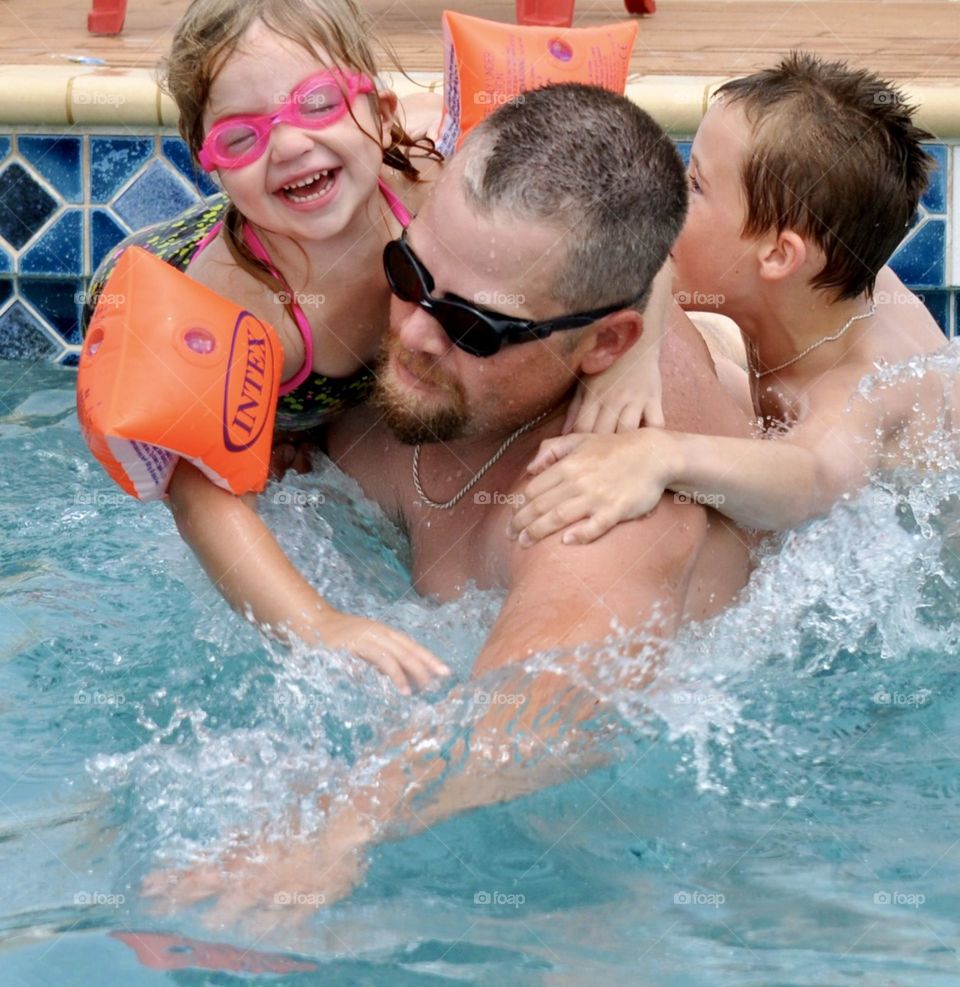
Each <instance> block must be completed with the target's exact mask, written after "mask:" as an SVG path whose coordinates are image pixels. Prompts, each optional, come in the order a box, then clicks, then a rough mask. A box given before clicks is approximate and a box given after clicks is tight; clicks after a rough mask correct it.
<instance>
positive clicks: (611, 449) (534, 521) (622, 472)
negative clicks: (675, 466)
mask: <svg viewBox="0 0 960 987" xmlns="http://www.w3.org/2000/svg"><path fill="white" fill-rule="evenodd" d="M666 436H667V433H665V432H661V431H659V430H657V429H650V428H644V429H640V430H639V431H635V432H627V433H624V434H621V435H578V434H573V435H561V436H559V437H557V438H555V439H547V440H546V441H545V442H542V443H541V444H540V450H539V451H538V453H537V455H536V457H535V458H534V459H533V461H532V462H531V463H530V465H529V466H528V467H527V470H528V472H530V473H533V474H534V479H533V480H531V481H530V483H529V484H527V487H526V489H525V490H524V492H523V501H522V503H523V506H522V507H521V508H520V509H519V510H518V511H517V512H516V514H514V516H513V519H512V521H511V522H510V526H509V528H508V530H507V533H508V535H509V536H510V537H511V538H517V539H518V540H519V542H520V544H521V545H523V546H524V547H526V546H529V545H533V544H534V543H535V542H537V541H539V540H540V539H541V538H546V537H547V535H551V534H553V533H554V532H555V531H560V530H561V529H563V528H567V530H566V532H565V533H564V535H563V541H564V543H565V544H567V545H576V544H579V545H583V544H586V543H587V542H592V541H596V539H597V538H599V537H600V536H601V535H603V534H606V532H608V531H609V530H610V529H611V528H612V527H614V526H615V525H617V524H619V523H620V522H621V521H629V520H631V519H632V518H638V517H642V516H643V515H644V514H648V513H649V512H650V511H652V510H653V509H654V508H655V507H656V506H657V504H658V503H659V502H660V498H661V497H662V496H663V491H664V488H665V486H666V484H667V482H669V479H668V477H669V473H670V470H669V469H668V468H667V463H666V461H665V453H666V451H667V447H666V445H665V441H664V440H665V438H666Z"/></svg>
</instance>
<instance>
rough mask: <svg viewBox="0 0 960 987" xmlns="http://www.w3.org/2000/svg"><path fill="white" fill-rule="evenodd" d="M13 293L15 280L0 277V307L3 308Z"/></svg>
mask: <svg viewBox="0 0 960 987" xmlns="http://www.w3.org/2000/svg"><path fill="white" fill-rule="evenodd" d="M12 294H13V281H12V280H11V279H10V278H2V279H0V308H3V306H4V305H6V304H7V301H8V300H9V299H10V296H11V295H12Z"/></svg>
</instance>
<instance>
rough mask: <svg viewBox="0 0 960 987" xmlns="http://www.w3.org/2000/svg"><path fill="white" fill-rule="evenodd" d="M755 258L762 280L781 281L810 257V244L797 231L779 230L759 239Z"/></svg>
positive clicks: (792, 273) (794, 272)
mask: <svg viewBox="0 0 960 987" xmlns="http://www.w3.org/2000/svg"><path fill="white" fill-rule="evenodd" d="M757 259H758V261H759V264H760V277H761V278H762V279H763V280H764V281H783V280H784V279H786V278H789V277H792V276H793V275H794V274H796V273H797V271H799V270H800V269H801V268H802V267H803V266H804V265H805V264H806V263H807V261H808V260H810V259H811V257H810V245H809V244H808V243H807V241H806V240H804V238H803V237H802V236H800V234H799V233H795V232H794V231H793V230H790V229H787V230H781V231H780V232H779V233H777V234H775V235H771V236H770V237H767V238H764V239H763V240H762V241H761V244H760V249H759V252H758V257H757Z"/></svg>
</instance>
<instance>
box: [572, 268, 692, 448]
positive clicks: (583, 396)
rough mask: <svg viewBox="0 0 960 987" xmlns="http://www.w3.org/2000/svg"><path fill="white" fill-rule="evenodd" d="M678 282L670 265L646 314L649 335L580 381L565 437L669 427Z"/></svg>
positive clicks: (653, 288)
mask: <svg viewBox="0 0 960 987" xmlns="http://www.w3.org/2000/svg"><path fill="white" fill-rule="evenodd" d="M672 282H673V269H672V265H671V263H670V261H669V260H668V261H667V262H666V263H665V264H664V265H663V267H662V268H661V269H660V271H659V272H658V273H657V276H656V277H655V278H654V279H653V284H652V285H651V288H650V298H649V300H648V301H647V305H646V307H645V308H644V310H643V335H642V336H641V338H640V339H638V340H637V342H635V343H634V344H633V346H632V347H631V348H630V351H629V352H628V353H626V354H624V356H623V357H621V359H619V360H617V362H616V363H615V364H614V365H613V366H612V367H610V368H609V369H608V370H605V371H604V372H603V373H601V374H597V375H594V376H591V377H589V378H587V380H581V381H580V386H579V387H578V388H577V393H576V394H575V395H574V398H573V400H572V401H571V402H570V407H569V408H568V409H567V418H566V421H565V422H564V423H563V431H564V433H566V432H597V433H601V434H603V433H608V432H629V431H632V430H633V429H637V428H639V427H640V426H641V425H652V426H654V427H655V428H663V426H664V419H663V404H662V402H663V388H662V385H661V382H660V346H661V343H662V341H663V337H664V334H665V332H666V323H667V309H668V307H669V305H670V303H671V300H672V298H673V295H672V294H671V287H672Z"/></svg>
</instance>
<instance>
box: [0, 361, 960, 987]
mask: <svg viewBox="0 0 960 987" xmlns="http://www.w3.org/2000/svg"><path fill="white" fill-rule="evenodd" d="M945 359H949V360H952V361H953V362H954V363H956V362H957V361H960V351H956V349H955V350H954V351H953V352H952V353H951V354H949V357H948V358H945ZM73 381H74V378H73V376H72V375H71V374H70V373H69V372H66V371H58V370H52V369H38V368H29V367H26V366H24V365H20V364H16V363H6V364H4V363H0V532H2V548H0V875H2V876H0V887H2V894H0V947H2V948H0V984H3V985H7V984H10V985H18V987H19V985H30V987H33V985H44V987H47V985H54V984H56V985H57V987H74V985H84V987H86V985H90V984H101V983H112V982H118V983H124V984H127V985H133V987H138V985H153V984H234V983H236V984H239V983H244V984H249V983H263V984H268V983H269V984H291V985H294V984H296V985H308V984H309V985H313V984H318V985H319V984H324V985H330V984H332V985H336V984H344V985H345V984H364V985H366V984H371V985H372V984H389V985H405V984H418V985H419V984H425V985H430V984H454V983H456V984H462V983H474V984H491V985H493V984H496V985H501V984H502V985H513V984H517V985H521V984H522V985H528V984H529V985H537V984H543V985H581V984H586V983H590V982H593V981H594V980H597V979H600V980H602V982H604V983H606V984H611V985H619V984H624V985H628V984H629V985H647V984H649V985H668V987H674V985H677V987H687V985H690V987H702V985H714V984H716V985H727V984H730V985H733V984H736V985H748V984H749V985H777V987H781V985H798V987H799V985H813V984H844V983H854V982H857V983H865V984H870V985H875V984H876V985H904V987H914V985H918V987H928V985H929V987H934V985H936V987H940V985H944V987H946V985H955V984H957V983H960V960H958V952H957V950H958V918H960V892H958V888H960V762H958V757H960V695H958V692H960V689H958V677H957V663H958V653H960V641H958V638H960V603H958V600H960V517H958V514H957V508H956V496H957V493H958V488H960V473H958V471H957V469H956V460H955V458H954V456H953V450H952V448H951V447H948V445H947V443H946V442H944V441H939V442H938V444H936V445H935V446H934V447H931V449H930V450H928V458H930V459H931V460H934V459H936V460H938V461H939V465H940V466H942V467H944V466H945V467H946V469H945V470H944V471H943V472H940V473H931V472H923V471H921V470H912V471H902V472H901V473H899V474H898V475H897V476H895V477H890V478H887V479H885V480H884V481H883V482H882V483H877V484H876V485H875V486H874V487H872V488H871V489H870V490H868V491H866V492H865V493H864V494H863V495H862V496H860V497H858V498H855V499H853V500H851V501H849V502H847V503H844V504H842V505H840V506H839V507H838V508H837V509H836V510H834V512H833V513H832V514H831V515H830V516H829V517H827V518H824V519H821V520H818V521H816V522H813V523H811V524H808V525H806V526H805V527H804V528H803V529H801V530H800V531H798V532H793V533H790V534H788V535H786V536H784V537H783V538H781V539H779V540H777V541H776V542H775V543H772V544H771V545H770V546H769V547H768V548H767V549H766V550H765V552H764V555H763V558H762V560H761V564H760V565H759V567H758V569H757V571H756V573H755V574H754V577H753V579H752V580H751V583H750V586H749V587H748V589H747V591H746V593H745V596H744V600H743V601H742V602H741V603H740V604H739V605H738V606H736V607H734V608H732V609H731V610H730V611H729V612H728V613H726V614H725V615H723V616H722V617H721V618H719V619H718V620H716V621H714V622H712V623H710V624H708V625H704V626H698V627H690V628H687V629H685V630H684V632H683V633H682V634H681V636H680V639H679V640H678V642H677V644H676V646H675V647H674V649H673V651H672V653H671V658H670V663H669V668H670V672H669V677H668V678H667V679H666V680H665V681H664V684H663V685H662V686H661V688H659V689H658V690H656V691H653V692H650V693H648V694H628V693H623V692H621V693H618V695H617V705H618V708H619V711H620V713H621V715H622V718H623V727H622V730H621V736H620V740H619V755H620V756H619V758H618V760H617V763H616V764H615V765H614V766H612V767H609V768H607V769H604V770H600V771H596V772H594V773H592V774H590V775H587V776H586V777H584V778H582V779H579V780H578V779H572V780H570V781H569V782H567V783H566V784H563V785H559V786H556V787H554V788H551V789H548V790H546V791H543V792H540V793H537V794H535V795H532V796H528V797H525V798H523V799H520V800H518V801H516V802H514V803H511V804H508V805H503V806H497V807H493V808H489V809H484V810H481V811H477V812H474V813H471V814H468V815H466V816H462V817H460V818H457V819H453V820H450V821H448V822H446V823H444V824H442V825H440V826H437V827H434V828H433V829H432V830H431V831H428V832H425V833H423V834H421V835H418V836H415V837H413V838H410V839H406V840H402V841H399V842H395V843H392V844H387V845H384V846H382V847H380V848H378V849H377V850H376V851H375V852H374V854H373V861H372V865H371V867H370V869H369V871H368V872H367V875H366V879H365V882H364V884H363V885H362V886H361V887H360V888H359V889H358V890H357V892H356V893H355V894H354V895H352V896H351V897H349V898H347V899H345V900H344V901H342V902H339V903H338V904H336V905H334V906H332V907H330V908H325V909H318V910H317V913H316V916H315V919H313V920H311V921H310V922H309V923H308V925H307V926H306V927H304V928H302V929H293V928H290V929H287V928H284V927H280V928H277V929H274V930H273V931H272V933H270V934H269V935H268V936H266V937H264V938H255V937H245V935H244V933H242V932H240V931H237V930H222V931H221V932H218V933H217V934H212V933H211V932H210V930H208V929H206V928H204V927H203V925H202V924H201V921H200V919H201V918H202V912H197V911H193V910H188V911H184V912H182V913H180V914H178V915H174V916H164V917H162V918H158V917H157V916H155V915H153V914H151V913H150V912H149V911H148V910H147V908H146V907H145V904H144V902H143V901H142V900H141V899H140V897H139V895H138V887H139V883H140V881H141V879H142V878H143V876H144V874H146V873H147V872H148V871H150V870H152V869H153V868H155V867H156V866H158V862H165V863H168V864H169V863H174V864H175V863H176V862H178V861H179V862H182V861H183V860H185V859H187V856H188V854H189V853H191V852H192V851H194V850H196V849H197V848H200V847H205V846H211V845H215V844H216V843H218V842H219V841H222V840H223V839H224V838H225V837H226V836H227V835H228V834H229V833H230V832H231V831H232V830H233V829H243V828H244V827H247V828H249V827H250V826H252V825H255V824H259V823H260V822H264V821H268V820H271V821H273V822H274V823H277V822H278V820H282V818H283V816H284V812H285V811H286V809H287V807H288V806H290V805H291V804H293V802H294V801H296V800H297V799H301V800H302V801H303V802H304V804H306V803H307V802H308V801H310V800H312V797H313V794H314V793H317V792H322V791H323V790H324V789H325V787H329V786H330V785H332V784H334V783H335V782H336V780H337V779H339V778H341V777H342V775H343V772H344V771H345V770H346V771H347V772H349V765H350V764H351V763H353V761H354V760H355V759H356V758H357V757H358V756H359V753H360V752H361V751H363V750H364V749H366V748H367V747H369V746H370V745H371V744H373V743H375V742H376V740H377V738H379V737H382V736H383V735H384V733H385V731H387V730H389V729H391V728H392V727H393V726H396V725H397V724H399V723H402V722H404V721H405V720H407V719H409V718H411V717H416V716H425V715H426V716H428V715H430V705H429V703H430V700H429V699H424V698H420V699H413V700H404V699H400V698H398V697H396V696H395V695H394V694H393V692H392V691H391V690H390V689H389V688H388V687H385V686H384V685H383V683H382V682H381V681H380V680H379V679H378V678H377V676H376V674H375V673H373V672H371V671H369V670H367V669H365V668H357V667H355V666H354V665H353V664H351V663H350V662H348V661H345V660H342V659H337V658H336V657H335V656H329V655H326V656H324V655H316V654H314V655H306V654H294V653H290V652H287V651H285V650H284V649H281V648H278V647H276V646H274V645H270V644H268V643H265V642H264V641H263V640H261V638H260V637H259V636H258V635H257V633H256V632H255V631H254V630H253V629H252V628H250V627H249V626H248V625H247V624H246V623H245V622H244V621H243V620H242V618H240V617H238V616H236V615H234V614H232V613H231V612H230V611H229V609H228V608H227V607H226V605H225V604H223V603H222V601H221V600H220V598H219V597H218V596H217V594H216V593H215V592H214V591H213V590H212V589H211V588H210V587H209V585H208V584H207V581H206V578H205V577H204V576H203V574H202V573H201V572H200V570H199V568H198V567H197V565H196V563H195V562H194V561H193V559H192V556H191V555H190V553H189V551H188V550H187V549H186V548H185V547H184V546H183V545H182V544H181V542H180V540H179V538H178V537H177V534H176V531H175V528H174V526H173V523H172V521H171V519H170V517H169V515H168V512H167V511H166V509H165V508H164V507H163V506H162V505H158V504H154V505H141V504H139V503H137V502H135V501H133V500H131V499H130V498H127V497H126V496H125V495H123V494H121V493H120V492H119V491H116V490H115V489H114V488H113V487H111V486H110V484H109V481H108V480H107V478H106V477H105V475H103V474H102V472H101V471H100V470H99V467H98V466H96V464H95V463H93V462H92V460H91V459H90V457H89V455H88V453H87V451H86V449H85V447H84V444H83V442H82V439H81V437H80V434H79V431H78V428H77V422H76V415H75V413H74V411H73ZM942 438H943V437H941V440H942ZM263 508H264V514H265V516H266V517H267V519H268V521H269V523H270V524H271V526H272V527H273V528H274V530H275V531H276V532H277V533H278V535H279V537H280V538H281V541H282V543H283V544H284V546H285V547H286V548H287V549H288V550H289V551H290V552H291V554H292V555H293V556H294V558H295V560H296V561H297V563H298V564H299V565H300V566H301V568H302V569H303V570H304V571H305V572H306V573H308V574H309V576H310V578H311V579H312V580H313V581H314V582H315V583H316V584H317V585H318V587H319V588H320V589H321V591H322V592H324V593H326V594H328V595H329V596H330V597H331V598H332V599H333V600H334V602H336V603H338V604H339V605H341V606H348V605H349V606H351V607H352V608H354V609H356V610H360V611H362V612H364V613H367V614H370V615H373V616H380V617H383V618H385V619H387V620H391V621H393V622H395V623H398V624H400V625H401V626H403V627H404V628H406V629H408V630H409V631H410V632H411V633H413V634H415V635H416V636H417V637H419V638H420V639H421V640H423V641H424V642H425V643H427V644H428V645H429V646H431V647H433V648H435V649H436V650H438V651H439V652H440V653H441V654H442V655H443V656H444V657H445V658H448V659H449V660H451V661H452V663H453V664H454V666H455V668H456V670H457V673H458V675H459V676H460V677H461V678H466V677H467V675H468V673H469V664H470V660H471V657H472V655H473V654H474V653H475V652H476V650H477V648H478V647H479V644H480V642H481V641H482V639H483V636H484V633H485V629H486V628H487V627H488V626H489V625H490V623H491V621H492V619H493V617H494V615H495V613H496V610H497V606H498V603H499V597H498V595H497V594H494V593H480V592H473V593H470V594H468V596H467V597H466V598H465V599H463V600H461V601H457V602H455V603H453V604H449V605H443V606H441V605H437V604H435V603H433V602H430V601H425V600H421V599H419V598H417V597H416V596H415V595H414V594H412V593H411V591H410V589H409V580H408V577H407V573H406V567H405V556H404V546H403V542H402V539H401V538H400V536H399V535H398V534H397V532H396V531H394V530H393V529H392V528H391V527H390V525H389V524H388V522H386V521H385V520H384V519H383V518H382V516H380V515H379V513H378V512H377V511H376V510H375V509H374V508H372V507H371V506H370V505H358V503H357V501H356V489H355V488H354V487H353V485H352V484H351V482H350V481H348V480H347V479H346V478H343V477H341V476H338V475H337V474H336V473H335V471H333V470H331V469H328V468H324V469H322V470H321V471H320V472H318V473H316V474H312V475H311V476H308V477H291V478H288V479H285V480H284V482H283V483H281V484H272V485H271V486H270V487H269V488H268V490H267V492H266V493H265V495H264V497H263ZM606 658H607V660H608V661H610V662H611V663H612V662H615V661H616V659H615V657H614V656H613V655H612V654H608V655H607V656H606ZM477 688H478V689H484V688H486V689H490V688H492V686H491V684H490V683H489V682H488V683H479V684H478V686H477ZM462 715H463V717H464V720H463V723H462V724H459V725H458V726H459V728H461V729H462V730H466V729H468V727H469V719H470V716H471V715H472V713H471V711H470V707H469V704H468V705H465V706H464V709H463V714H462ZM302 792H307V793H309V794H307V795H303V794H302ZM295 793H301V794H295ZM130 933H140V934H142V935H143V938H142V939H141V940H140V942H141V943H143V942H154V943H155V953H154V956H153V959H154V960H155V961H156V962H155V963H154V965H153V966H149V965H145V964H144V963H142V962H141V961H140V959H139V958H138V954H137V952H136V951H135V950H134V949H133V948H131V945H130V944H129V942H130V940H129V938H127V939H126V940H125V938H124V937H125V936H128V934H130ZM152 933H163V934H169V935H170V936H173V937H182V938H181V939H180V940H179V942H180V945H179V946H174V947H172V948H168V947H167V946H161V945H159V943H160V940H159V939H157V940H150V939H148V934H152ZM169 941H173V940H169ZM169 941H168V942H169ZM201 941H202V942H210V941H214V942H216V943H219V944H221V947H223V948H220V949H219V951H215V952H213V953H212V954H210V953H207V952H205V951H204V947H203V946H202V945H201ZM227 945H229V946H232V947H233V948H234V949H235V950H236V952H231V951H230V949H227V948H225V947H226V946H227ZM264 954H265V955H264ZM144 958H145V959H146V960H147V961H148V962H149V959H150V958H149V956H148V955H147V952H144ZM173 963H182V964H183V968H182V969H177V970H173V969H162V968H159V967H162V966H164V965H167V966H169V965H171V964H173ZM158 964H159V967H158ZM211 966H213V967H217V966H219V967H220V969H210V967H211ZM244 970H246V972H243V971H244Z"/></svg>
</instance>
